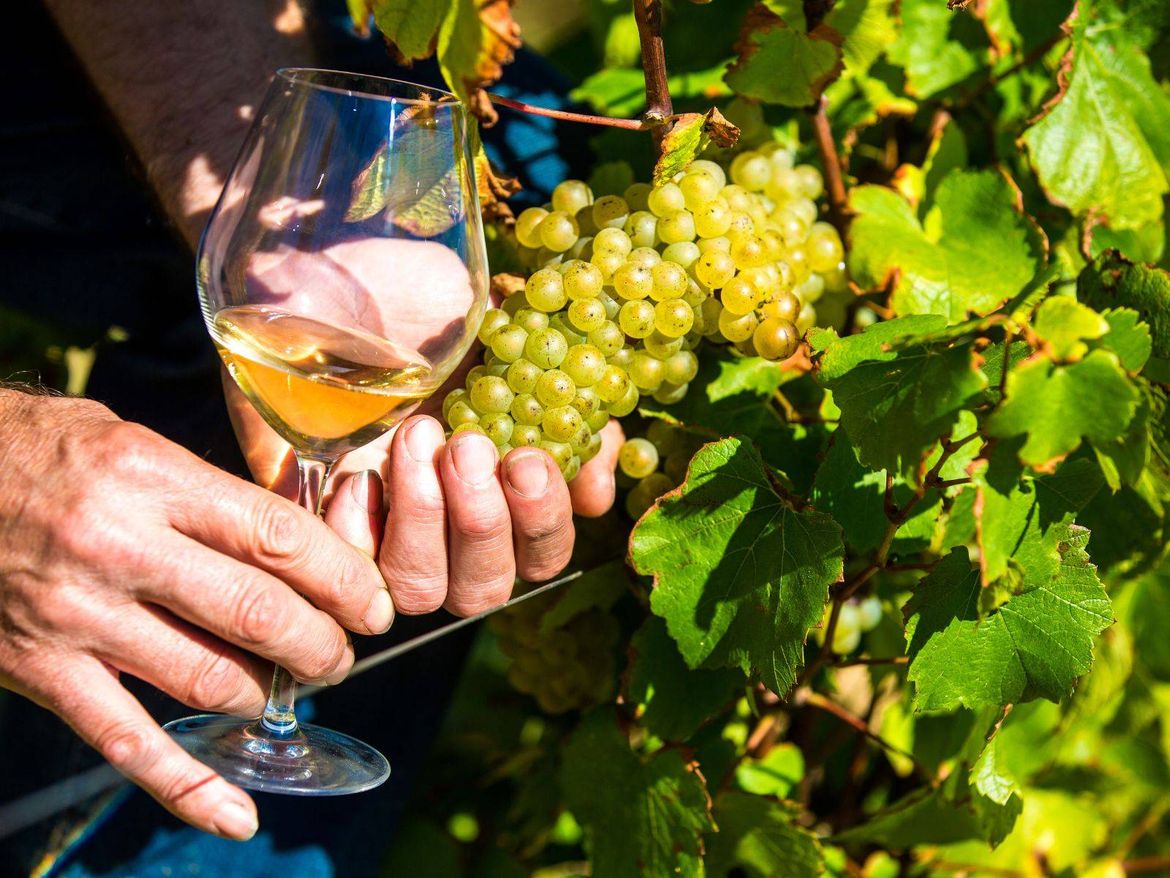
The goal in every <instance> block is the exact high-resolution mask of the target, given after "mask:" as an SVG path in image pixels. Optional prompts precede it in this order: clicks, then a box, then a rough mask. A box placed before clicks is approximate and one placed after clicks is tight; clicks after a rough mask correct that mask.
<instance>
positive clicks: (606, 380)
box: [594, 364, 630, 404]
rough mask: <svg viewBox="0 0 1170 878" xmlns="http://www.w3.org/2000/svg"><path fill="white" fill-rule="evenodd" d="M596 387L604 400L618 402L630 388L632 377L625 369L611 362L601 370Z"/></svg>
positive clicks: (599, 395) (610, 402)
mask: <svg viewBox="0 0 1170 878" xmlns="http://www.w3.org/2000/svg"><path fill="white" fill-rule="evenodd" d="M594 389H595V390H596V392H597V395H598V397H600V398H601V400H602V401H603V402H605V403H609V404H612V403H616V402H619V401H620V400H621V399H622V398H623V397H625V395H626V392H627V391H628V390H629V389H630V377H629V375H627V374H626V370H625V369H622V368H621V367H620V366H614V365H612V364H609V365H606V367H605V368H604V369H603V370H602V371H601V377H600V378H598V379H597V383H596V384H595V385H594Z"/></svg>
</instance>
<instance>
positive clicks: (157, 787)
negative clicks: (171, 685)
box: [41, 659, 259, 841]
mask: <svg viewBox="0 0 1170 878" xmlns="http://www.w3.org/2000/svg"><path fill="white" fill-rule="evenodd" d="M41 697H42V698H43V699H44V700H45V702H47V703H46V706H47V707H49V709H51V710H53V711H54V712H55V713H57V714H59V715H60V716H61V717H62V718H63V719H64V720H65V721H66V722H68V723H69V725H71V726H72V727H73V730H74V731H76V732H77V734H78V735H80V736H81V737H82V738H83V739H84V740H85V741H86V742H87V743H88V744H89V745H90V746H92V747H93V748H94V749H96V750H97V751H98V752H99V753H101V754H102V756H104V757H105V758H106V759H107V760H108V761H109V762H110V764H111V765H113V766H114V767H115V768H116V769H118V771H120V772H122V774H124V775H126V777H128V778H129V779H130V780H132V781H133V782H134V783H136V784H138V786H140V787H142V788H143V789H144V790H146V792H148V793H150V795H151V796H153V797H154V798H155V799H157V800H158V801H159V803H160V804H162V805H163V807H165V808H166V809H167V810H168V811H170V812H171V813H172V814H174V815H175V816H176V817H178V818H179V819H181V820H185V821H186V822H187V823H190V824H191V825H192V826H195V827H197V828H199V829H202V830H204V831H206V832H213V833H215V834H216V835H220V836H223V837H224V838H231V839H236V840H239V841H245V840H247V839H249V838H251V837H252V836H253V835H255V833H256V829H257V827H258V826H259V820H258V818H257V816H256V806H255V805H254V804H253V803H252V800H251V799H250V798H248V796H247V794H245V793H244V791H243V790H241V789H239V788H238V787H235V786H232V785H231V784H229V783H228V782H227V781H225V780H224V779H223V778H221V777H219V775H217V774H216V773H215V772H214V771H212V770H211V769H210V768H208V767H207V766H206V765H203V764H202V763H201V762H197V761H196V760H194V759H193V758H191V757H190V756H188V755H187V753H186V752H185V751H184V750H183V749H182V748H181V747H180V746H179V745H178V744H176V743H175V742H174V741H172V740H171V738H170V736H168V735H167V733H166V732H164V731H163V730H162V729H160V728H159V727H158V725H157V724H156V723H155V722H154V720H152V719H151V718H150V715H149V714H147V712H146V711H145V710H143V708H142V705H141V704H139V703H138V702H137V701H136V700H135V699H134V697H133V696H132V695H130V693H129V692H127V691H126V690H125V689H124V688H123V687H122V686H121V684H119V683H118V681H117V679H116V678H115V677H114V676H113V674H111V673H110V672H109V670H108V669H106V668H104V667H102V665H101V664H99V663H98V661H97V660H96V659H93V660H90V659H84V660H79V661H78V662H77V663H76V664H75V665H74V667H73V669H72V670H71V672H69V673H66V674H62V675H60V676H59V677H58V678H57V682H55V683H54V684H53V685H52V688H51V689H50V690H49V691H47V692H42V693H41Z"/></svg>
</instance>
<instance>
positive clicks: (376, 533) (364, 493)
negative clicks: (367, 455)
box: [325, 470, 382, 558]
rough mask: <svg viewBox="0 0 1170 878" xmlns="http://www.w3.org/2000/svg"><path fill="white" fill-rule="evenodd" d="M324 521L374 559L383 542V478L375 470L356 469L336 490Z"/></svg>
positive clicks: (348, 541)
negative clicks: (358, 470) (357, 470)
mask: <svg viewBox="0 0 1170 878" xmlns="http://www.w3.org/2000/svg"><path fill="white" fill-rule="evenodd" d="M325 523H326V524H327V525H329V527H330V528H331V529H332V530H333V532H334V533H335V534H337V535H338V536H339V537H341V538H342V539H343V540H345V541H346V542H347V543H349V544H350V545H351V546H353V547H354V548H355V549H358V550H360V551H361V552H363V553H364V554H366V555H369V556H370V557H371V558H376V557H377V556H378V546H379V544H380V543H381V542H382V480H381V479H380V478H379V477H378V474H377V473H375V472H374V471H373V470H362V471H361V472H356V473H354V474H353V475H352V476H350V477H349V478H347V479H344V480H342V481H341V482H340V483H339V484H338V485H337V487H336V489H335V490H334V492H333V498H332V500H330V502H329V508H328V509H327V510H326V512H325Z"/></svg>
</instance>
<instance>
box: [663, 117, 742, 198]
mask: <svg viewBox="0 0 1170 878" xmlns="http://www.w3.org/2000/svg"><path fill="white" fill-rule="evenodd" d="M672 119H673V122H672V123H671V126H670V130H669V131H668V132H667V133H666V136H665V137H663V138H662V154H661V155H660V156H659V157H658V162H657V163H656V164H655V165H654V182H655V183H657V184H661V183H665V182H666V181H668V180H670V179H671V178H672V177H673V176H674V175H675V174H677V173H678V172H679V171H682V170H684V169H685V168H686V166H687V165H689V164H690V163H691V162H693V161H694V160H695V159H696V158H698V156H699V154H700V153H701V152H702V151H703V150H704V149H706V148H707V145H708V144H709V143H714V144H715V145H717V146H720V147H723V148H724V149H726V148H727V147H731V146H734V145H735V142H736V140H738V139H739V128H737V127H736V126H735V125H732V124H731V123H730V122H728V121H727V119H726V118H724V116H723V114H722V113H720V112H719V110H718V109H717V108H715V107H712V108H711V109H710V110H708V111H707V112H706V113H705V114H703V115H701V116H700V115H699V114H698V113H681V114H679V115H677V116H673V117H672Z"/></svg>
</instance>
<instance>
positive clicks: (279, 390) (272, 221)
mask: <svg viewBox="0 0 1170 878" xmlns="http://www.w3.org/2000/svg"><path fill="white" fill-rule="evenodd" d="M472 124H473V123H472V121H471V120H470V119H469V117H468V115H467V112H466V109H465V107H464V106H463V104H461V103H460V102H459V101H457V100H456V99H455V98H454V96H453V95H450V94H447V93H445V92H440V91H437V90H434V89H423V88H421V87H419V86H416V85H411V84H410V83H405V82H399V81H397V80H391V79H382V78H379V77H371V76H361V75H357V74H352V73H342V72H337V71H329V70H311V69H286V70H280V71H278V72H277V74H276V76H275V78H274V80H273V83H272V86H271V88H270V89H269V92H268V95H267V97H266V98H265V101H264V104H263V106H262V107H261V109H260V112H259V113H258V114H257V117H256V120H255V122H254V124H253V126H252V129H251V131H250V132H249V134H248V137H247V140H246V141H245V143H244V146H243V149H242V150H241V152H240V155H239V157H238V158H237V160H236V164H235V166H234V167H233V169H232V172H231V174H230V175H229V177H228V180H227V183H226V185H225V187H224V191H223V194H222V195H221V196H220V200H219V203H218V204H217V205H216V208H215V210H214V211H213V212H212V215H211V218H210V220H209V221H208V225H207V228H206V230H205V231H204V234H203V240H202V242H201V243H200V247H199V254H198V258H197V271H196V281H197V285H198V288H199V296H200V302H201V304H202V308H203V315H204V319H205V321H206V323H207V328H208V332H210V334H211V337H212V340H213V341H214V343H215V346H216V348H217V349H218V351H219V353H220V356H221V358H222V359H223V362H224V364H225V366H226V367H227V370H228V372H229V373H230V374H231V377H232V379H233V380H234V381H235V383H236V385H237V386H238V387H239V388H240V390H241V391H242V392H243V393H244V395H245V396H246V397H247V398H248V399H249V401H250V402H251V403H252V406H253V407H254V408H255V409H256V411H257V412H258V413H259V414H260V416H261V417H262V418H263V419H264V420H265V421H266V422H267V423H268V425H269V426H271V427H272V429H273V430H275V431H276V432H277V433H278V434H280V436H281V437H283V438H284V439H285V440H286V441H287V442H288V443H289V445H291V446H292V448H293V451H294V452H295V455H296V459H297V468H298V474H299V480H300V491H299V502H300V504H301V505H302V506H303V507H304V508H306V509H308V510H309V511H311V512H313V513H314V514H319V513H320V503H321V492H322V488H323V487H324V484H325V481H326V479H327V478H328V476H329V472H330V468H331V467H332V466H333V464H334V463H335V462H336V461H337V459H338V458H339V457H341V456H342V455H343V454H345V453H347V452H349V451H352V450H354V449H355V448H359V447H361V446H363V445H365V444H367V443H369V442H371V441H372V440H374V439H377V438H378V437H379V436H381V435H383V434H384V433H385V432H386V431H388V430H390V429H391V428H393V427H394V425H395V424H397V423H399V422H400V421H401V420H402V419H403V418H405V417H406V416H407V415H408V414H410V412H411V411H413V410H414V409H415V408H416V407H417V406H418V405H419V403H421V402H422V401H423V400H424V399H426V398H427V397H429V396H430V395H431V394H433V393H434V392H435V391H437V390H438V389H439V387H440V386H441V385H442V384H443V382H444V381H445V380H446V379H447V377H448V376H449V375H450V374H451V372H452V371H453V370H454V369H455V367H456V366H457V365H458V364H459V362H460V361H461V360H462V359H463V357H464V356H465V355H466V354H467V351H468V349H469V348H470V346H471V344H472V342H473V341H474V339H475V332H476V330H477V328H478V326H479V323H480V319H481V318H482V316H483V313H484V310H485V308H486V305H487V294H488V273H487V258H486V255H485V249H484V238H483V228H482V226H481V222H480V215H479V203H478V199H477V195H476V187H475V181H474V178H473V170H472V169H473V163H472V156H471V150H470V134H471V132H470V127H469V126H470V125H472ZM295 693H296V681H295V680H294V679H293V678H292V676H291V675H290V674H289V673H288V672H287V671H285V670H284V669H283V668H280V667H278V668H276V670H275V673H274V674H273V681H272V690H271V693H270V695H269V699H268V704H267V706H266V707H265V710H264V713H263V715H262V716H260V717H259V718H256V719H244V720H241V719H238V718H235V717H227V716H221V715H218V714H204V715H200V716H194V717H188V718H186V719H182V720H176V721H175V722H173V723H170V724H168V725H167V727H166V728H167V730H168V731H169V732H170V733H171V735H172V736H173V737H174V738H175V740H176V741H178V743H179V744H180V745H182V746H183V747H184V748H185V749H186V750H187V751H188V752H190V753H191V754H192V755H194V756H195V757H196V758H198V759H200V760H202V761H203V762H205V763H207V764H208V765H210V766H212V767H213V768H215V769H216V770H217V771H218V772H219V773H220V774H222V775H223V776H224V777H225V778H226V779H228V780H229V781H232V782H233V783H237V784H239V785H241V786H244V787H248V788H250V789H256V790H264V791H267V792H278V793H295V794H300V795H339V794H343V793H354V792H359V791H361V790H364V789H369V788H371V787H374V786H377V785H378V784H380V783H382V782H383V781H385V779H386V778H387V776H388V775H389V773H390V766H389V763H388V762H387V761H386V758H385V757H384V756H382V754H381V753H379V752H378V751H377V750H375V749H374V748H373V747H371V746H369V745H368V744H365V743H363V742H361V741H358V740H356V739H354V738H352V737H350V736H348V735H344V734H341V733H339V732H334V731H332V730H330V729H325V728H321V727H318V726H312V725H308V724H304V723H299V722H298V721H297V718H296V713H295V706H294V701H295Z"/></svg>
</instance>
